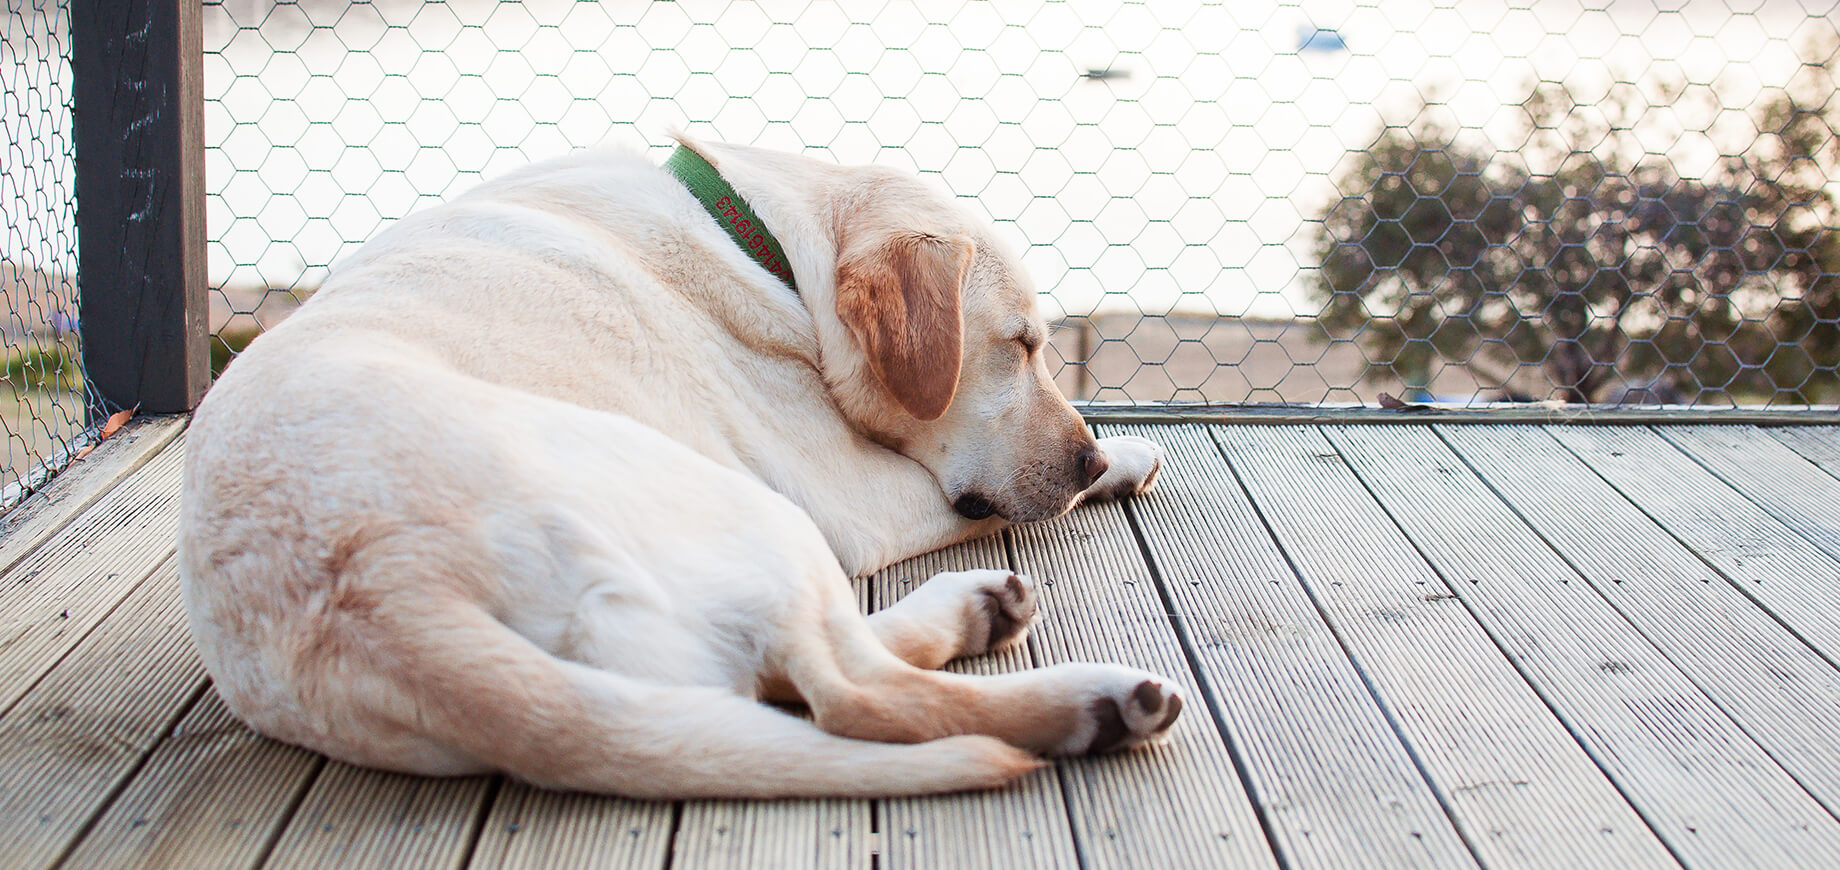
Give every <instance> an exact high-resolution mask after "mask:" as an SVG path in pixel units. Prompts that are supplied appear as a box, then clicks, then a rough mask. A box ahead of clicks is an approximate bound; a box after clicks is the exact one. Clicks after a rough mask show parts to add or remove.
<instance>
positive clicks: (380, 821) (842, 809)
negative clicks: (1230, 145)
mask: <svg viewBox="0 0 1840 870" xmlns="http://www.w3.org/2000/svg"><path fill="white" fill-rule="evenodd" d="M1105 428H1111V429H1113V430H1114V431H1131V432H1135V433H1137V434H1141V435H1145V436H1148V437H1152V438H1155V439H1157V440H1159V441H1161V442H1163V443H1164V444H1166V445H1167V446H1168V447H1169V449H1170V451H1171V462H1170V464H1169V467H1168V468H1167V470H1166V471H1165V473H1164V476H1163V478H1162V482H1161V484H1160V485H1159V487H1158V490H1157V492H1155V493H1154V494H1152V495H1150V496H1147V497H1144V498H1141V499H1138V500H1135V501H1132V502H1129V503H1126V504H1123V505H1118V504H1105V505H1097V506H1093V507H1088V508H1083V509H1081V510H1079V511H1076V512H1075V513H1074V514H1072V515H1070V516H1068V517H1065V518H1063V519H1061V520H1059V521H1056V522H1053V523H1049V524H1046V525H1043V526H1039V527H1032V528H1026V529H1020V530H1016V531H1015V532H1013V533H1011V534H1007V535H1005V536H1003V537H1001V538H995V539H989V540H984V541H978V542H974V543H971V544H968V545H965V546H962V547H958V548H954V549H952V550H948V551H944V552H940V553H934V554H931V555H928V556H925V557H922V558H919V559H916V560H913V561H912V562H910V563H907V564H904V565H901V566H898V567H896V568H893V569H890V570H888V571H886V572H883V573H882V574H881V575H878V576H876V577H874V578H872V579H871V580H869V581H866V582H864V583H862V584H861V585H860V588H859V592H860V594H861V597H862V601H863V604H864V606H865V607H866V608H875V607H878V606H882V605H885V604H887V603H888V602H890V601H893V600H895V599H897V598H899V597H900V596H901V595H902V594H904V593H905V592H907V591H909V590H911V589H912V588H914V586H915V584H917V583H918V582H920V581H921V580H923V579H925V578H926V577H927V576H929V575H930V574H931V573H933V572H935V571H938V570H942V569H947V568H955V567H970V566H983V567H999V566H1005V565H1007V566H1010V567H1012V568H1014V569H1017V570H1021V571H1025V572H1027V573H1029V574H1031V575H1033V576H1034V577H1036V578H1038V579H1039V580H1042V581H1044V582H1045V584H1046V585H1045V586H1044V587H1043V593H1044V594H1043V598H1044V606H1045V614H1046V616H1045V619H1044V621H1043V622H1042V623H1041V624H1040V625H1039V626H1038V627H1037V628H1036V630H1035V632H1034V633H1033V635H1032V637H1031V639H1030V641H1029V643H1028V644H1027V647H1026V649H1022V650H1018V651H1016V652H1013V653H1011V654H1008V655H1005V656H1001V657H995V658H991V659H986V660H978V661H970V662H964V663H962V667H964V668H966V669H968V670H1008V669H1013V668H1020V667H1027V666H1030V665H1037V664H1045V663H1049V662H1056V661H1065V660H1075V659H1098V660H1111V661H1121V662H1127V663H1130V664H1134V665H1138V666H1141V667H1146V668H1150V669H1153V670H1155V671H1158V672H1161V673H1164V674H1167V675H1169V676H1171V677H1173V678H1175V679H1176V680H1177V681H1178V682H1180V683H1182V684H1183V685H1184V686H1186V688H1187V689H1188V692H1189V695H1190V697H1191V698H1192V699H1194V700H1195V701H1196V702H1197V703H1194V704H1192V705H1191V707H1190V713H1189V714H1188V715H1186V716H1185V717H1184V718H1183V720H1182V722H1181V724H1180V726H1179V727H1178V728H1177V734H1176V737H1175V739H1174V740H1173V741H1172V742H1171V743H1170V744H1169V745H1167V746H1164V747H1160V748H1158V749H1155V750H1152V751H1145V752H1139V753H1133V754H1128V755H1123V756H1110V757H1103V758H1095V759H1081V760H1074V761H1067V762H1063V763H1060V764H1057V765H1056V766H1054V767H1053V768H1052V769H1050V770H1047V771H1044V772H1043V773H1041V774H1038V775H1036V776H1034V777H1033V778H1031V779H1028V780H1026V781H1025V782H1023V783H1021V784H1020V785H1018V786H1017V787H1014V788H1012V789H1009V790H1006V791H1001V792H996V793H990V794H976V795H960V796H950V797H942V798H933V799H925V800H888V801H849V800H835V801H788V802H777V803H749V802H692V803H685V804H675V805H674V804H652V803H642V802H634V801H625V800H610V799H602V798H595V797H586V796H580V795H559V794H553V793H546V792H541V791H536V790H533V789H530V788H527V787H525V786H522V785H519V784H517V783H514V782H506V781H503V780H501V779H497V778H472V779H457V780H428V779H418V778H414V777H405V776H394V775H386V774H380V773H375V772H370V771H364V770H358V769H354V768H350V767H347V766H345V765H342V764H336V763H330V762H327V761H325V760H324V759H322V758H320V757H318V756H316V755H313V754H312V753H308V752H304V751H302V750H299V749H295V748H292V747H288V746H283V745H281V744H277V743H273V742H271V741H268V740H266V739H263V738H260V737H257V736H255V735H254V734H252V733H250V732H249V731H248V730H247V729H245V728H244V727H243V726H241V725H240V724H238V723H237V722H236V721H235V720H234V719H233V718H232V717H230V716H229V715H228V713H227V712H226V711H225V710H224V708H223V706H222V705H221V703H220V702H219V701H218V699H217V697H216V695H215V694H214V693H213V692H212V691H211V690H210V687H209V684H208V681H207V679H206V677H205V674H204V672H203V670H202V668H201V667H200V665H199V662H198V659H197V657H196V655H195V653H194V652H193V651H192V649H191V646H190V642H189V640H188V639H187V635H186V627H185V621H184V617H183V613H182V612H181V610H180V608H179V606H178V601H177V576H176V574H175V569H174V562H173V526H174V523H175V514H176V507H177V491H178V475H179V469H180V465H181V462H182V459H183V454H184V450H185V444H184V436H183V434H182V432H181V431H180V430H181V424H180V423H179V422H178V421H175V420H164V421H160V420H156V421H153V422H149V423H142V424H139V425H136V426H134V427H133V428H131V429H129V430H128V431H127V432H126V433H124V434H123V435H122V436H119V437H118V438H115V439H111V440H110V441H109V442H108V443H107V444H106V445H105V446H104V447H103V448H102V449H100V450H98V451H97V453H96V454H94V455H92V456H91V457H90V458H89V459H87V460H85V461H84V462H83V463H81V464H80V465H79V466H78V467H77V468H76V469H74V470H73V471H71V472H68V473H66V474H65V475H64V476H63V477H61V478H60V479H59V480H58V481H57V482H56V483H55V484H54V485H53V487H52V488H51V490H50V491H48V492H47V493H44V494H41V495H40V496H38V497H35V498H34V500H33V501H31V502H28V504H27V505H26V506H25V507H23V508H21V509H19V510H16V511H14V512H13V513H12V514H10V515H8V516H7V517H5V518H0V532H3V533H4V537H3V538H0V567H3V568H4V571H5V573H4V575H0V844H3V845H0V865H4V866H6V867H9V868H10V867H39V866H51V865H62V866H65V867H75V868H91V867H109V866H173V867H247V866H257V865H262V866H289V867H292V866H311V867H330V866H354V867H356V866H378V867H383V866H390V867H396V866H402V867H461V866H467V867H500V866H516V867H590V866H606V867H649V868H662V867H673V868H702V867H735V868H764V867H794V868H806V867H884V868H895V867H916V868H949V867H1031V868H1032V867H1087V868H1114V867H1115V868H1161V867H1170V868H1190V867H1263V866H1282V867H1296V868H1305V867H1357V866H1371V867H1407V866H1437V867H1465V866H1475V865H1482V866H1488V867H1618V868H1622V867H1672V866H1677V865H1686V866H1690V867H1742V868H1753V867H1765V868H1768V867H1784V868H1814V867H1836V866H1840V820H1837V818H1836V817H1837V816H1840V669H1837V668H1836V665H1840V426H1811V427H1786V428H1757V427H1750V426H1702V425H1693V426H1668V427H1606V426H1570V427H1540V426H1530V425H1441V426H1427V425H1366V426H1360V425H1354V426H1198V425H1182V426H1131V427H1105Z"/></svg>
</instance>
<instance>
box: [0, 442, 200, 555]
mask: <svg viewBox="0 0 1840 870" xmlns="http://www.w3.org/2000/svg"><path fill="white" fill-rule="evenodd" d="M185 424H186V418H184V417H142V418H140V419H137V420H133V421H130V422H129V423H128V424H127V425H126V426H123V427H122V429H121V431H119V432H117V433H115V435H114V436H112V437H110V438H109V440H108V441H106V442H104V443H103V444H101V445H97V449H96V450H95V451H93V452H92V453H91V454H90V455H89V456H88V457H86V458H84V459H79V460H76V461H74V462H72V463H71V464H70V467H68V468H66V469H64V470H63V471H62V472H59V473H58V475H57V477H56V478H54V479H53V480H52V482H51V484H50V485H48V486H46V487H45V488H44V489H43V490H42V491H40V492H37V493H34V494H33V495H32V497H30V498H28V499H26V500H25V501H24V502H21V503H20V504H19V505H17V506H15V507H14V508H13V509H12V510H10V511H7V512H6V513H5V514H4V515H0V572H4V571H6V570H8V569H10V568H12V567H13V566H14V565H16V564H18V563H19V560H20V559H23V558H25V556H26V554H28V553H30V552H32V551H33V550H36V549H38V547H39V546H40V545H42V544H43V543H44V542H45V541H47V540H49V539H50V538H51V536H52V535H55V534H57V533H58V532H59V531H62V530H63V529H64V527H65V526H67V525H69V524H70V523H71V521H72V520H75V519H76V518H77V517H78V516H80V515H82V513H83V512H84V511H86V510H88V509H89V508H90V506H91V505H93V504H95V503H96V500H97V499H100V498H101V497H102V496H103V495H105V494H107V493H108V492H109V491H110V490H112V489H114V487H115V484H117V483H119V482H121V481H122V480H125V479H126V478H128V477H129V476H130V475H132V474H134V473H135V472H136V471H138V470H140V468H141V466H143V465H146V464H147V460H149V459H152V458H153V457H154V456H157V455H159V453H160V451H161V450H162V449H164V448H165V447H166V445H167V444H169V443H171V442H172V440H173V439H174V438H176V437H178V436H179V433H181V432H184V431H185ZM105 448H106V449H105Z"/></svg>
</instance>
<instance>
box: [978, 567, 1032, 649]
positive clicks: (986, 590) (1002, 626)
mask: <svg viewBox="0 0 1840 870" xmlns="http://www.w3.org/2000/svg"><path fill="white" fill-rule="evenodd" d="M976 601H977V610H978V612H979V614H980V616H979V617H978V618H981V619H983V620H984V621H985V624H986V626H987V628H986V629H985V630H984V631H983V632H982V633H981V634H982V640H983V642H982V643H981V644H980V643H977V642H976V640H977V638H978V636H979V634H980V632H976V631H972V632H968V634H969V635H970V637H969V638H968V639H969V640H971V641H972V642H971V643H970V644H969V646H972V647H976V648H975V649H967V650H966V651H965V655H981V654H983V653H986V652H990V651H992V650H999V649H1004V648H1006V647H1009V646H1013V645H1015V644H1016V643H1018V642H1019V641H1021V640H1022V638H1023V637H1024V636H1026V635H1027V634H1028V631H1029V624H1030V623H1032V622H1034V621H1035V614H1036V603H1035V581H1033V580H1030V579H1029V578H1028V577H1027V576H1026V575H1023V574H1016V573H1013V572H1012V573H1009V574H1008V575H1006V576H1004V577H1003V578H1002V579H1001V580H1000V581H996V580H990V581H987V582H985V583H983V584H981V585H980V586H979V588H978V598H977V599H976Z"/></svg>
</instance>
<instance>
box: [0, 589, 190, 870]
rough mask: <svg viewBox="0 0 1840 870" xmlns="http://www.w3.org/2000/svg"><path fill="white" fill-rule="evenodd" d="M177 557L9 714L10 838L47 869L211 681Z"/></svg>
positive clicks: (11, 853) (2, 834) (13, 848)
mask: <svg viewBox="0 0 1840 870" xmlns="http://www.w3.org/2000/svg"><path fill="white" fill-rule="evenodd" d="M178 582H179V581H178V573H177V571H176V570H175V568H174V566H173V563H172V562H171V561H170V559H169V560H168V561H167V562H165V563H164V564H163V565H162V566H161V567H160V570H158V571H156V572H154V576H153V578H152V581H151V582H148V583H146V584H143V585H141V586H140V587H139V588H138V589H136V590H135V592H134V594H133V595H131V596H130V597H129V598H128V600H127V601H125V602H123V604H122V607H121V612H120V613H119V614H117V616H116V618H113V619H110V620H108V621H107V622H104V623H103V624H102V626H101V627H100V628H98V629H97V630H96V631H94V632H92V633H91V634H90V635H89V636H87V637H85V638H84V639H83V641H82V643H80V644H78V645H77V647H76V649H75V650H73V651H72V653H71V654H70V656H69V657H68V658H67V659H65V660H64V661H63V663H62V666H61V667H59V668H58V669H56V670H54V671H52V672H51V674H50V675H49V676H48V677H46V679H45V680H44V681H43V682H41V683H39V684H38V685H37V686H35V687H33V689H32V690H31V691H30V692H28V693H27V694H26V695H25V697H23V698H22V699H21V700H20V702H19V704H18V705H17V706H15V707H14V708H13V709H12V711H10V712H9V713H7V715H6V717H5V718H4V719H0V843H5V844H6V845H5V846H4V847H3V848H4V853H5V861H4V863H5V864H6V865H7V866H8V867H21V868H24V867H45V866H50V865H51V864H52V863H54V862H55V861H57V860H58V859H59V858H60V857H61V856H62V855H63V854H64V853H65V852H66V851H67V850H69V849H70V847H71V846H72V845H73V844H74V843H75V842H76V840H77V839H78V838H79V837H80V836H82V834H83V833H84V830H85V828H86V826H88V825H89V823H90V820H91V819H92V818H94V817H95V816H96V815H97V813H98V812H99V811H101V810H102V809H103V808H104V807H105V806H106V805H107V804H108V802H109V800H110V799H111V798H112V797H113V795H114V794H115V792H116V790H117V788H118V787H119V786H120V785H121V783H122V782H123V781H124V780H126V779H127V778H128V776H129V775H130V774H131V773H133V772H134V771H135V770H136V769H137V768H138V767H139V766H140V765H141V763H142V760H143V759H145V758H146V756H147V754H148V753H149V752H150V751H151V750H152V749H153V747H154V745H155V743H156V742H157V741H158V740H159V738H160V735H162V734H164V733H165V732H166V730H167V729H168V728H170V727H171V726H172V723H173V722H174V721H175V720H177V719H178V718H179V715H180V713H181V712H182V711H183V710H184V709H185V706H186V704H187V703H189V702H190V701H191V699H192V698H193V697H194V696H196V695H197V694H198V692H199V690H200V689H202V688H203V686H204V681H205V676H204V667H203V665H201V664H200V663H199V662H198V656H197V654H196V653H195V652H193V651H192V646H191V643H190V641H188V640H187V639H186V627H185V616H184V614H183V613H182V612H181V610H180V607H179V596H178Z"/></svg>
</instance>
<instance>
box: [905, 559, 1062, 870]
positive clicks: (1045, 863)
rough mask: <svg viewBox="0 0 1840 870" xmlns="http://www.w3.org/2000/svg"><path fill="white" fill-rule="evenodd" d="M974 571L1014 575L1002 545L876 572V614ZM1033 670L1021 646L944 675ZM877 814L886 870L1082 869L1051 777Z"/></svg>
mask: <svg viewBox="0 0 1840 870" xmlns="http://www.w3.org/2000/svg"><path fill="white" fill-rule="evenodd" d="M973 568H999V569H1009V568H1010V564H1009V556H1008V554H1007V553H1005V552H1004V548H1003V540H1002V539H1001V538H998V537H990V538H984V539H981V540H977V541H970V542H968V543H964V544H960V545H958V546H956V547H948V548H946V549H944V550H940V551H938V552H934V553H929V554H926V555H924V556H919V557H916V558H913V559H909V560H907V561H905V562H902V563H900V564H898V565H895V566H893V567H890V568H887V569H885V570H883V571H879V572H877V573H876V574H875V576H873V577H871V578H869V581H868V590H869V594H870V605H871V608H872V609H874V610H880V609H882V608H884V607H887V606H889V605H891V604H893V603H895V602H896V601H899V600H900V599H901V598H903V597H905V596H906V595H907V593H909V592H912V591H913V590H914V589H916V588H918V587H919V586H920V585H921V584H922V583H925V582H926V580H927V578H930V577H932V576H933V575H934V574H938V573H940V572H942V571H964V570H969V569H973ZM1034 666H1035V663H1034V662H1033V661H1032V660H1031V659H1030V657H1029V651H1028V647H1027V645H1026V644H1021V645H1017V646H1014V647H1011V648H1010V649H1007V650H1004V651H1002V652H999V653H995V654H992V655H987V656H980V657H978V658H974V659H961V660H959V661H956V662H953V663H951V664H950V665H947V666H946V669H947V670H951V671H956V672H958V673H966V674H996V673H1005V672H1009V671H1019V670H1027V669H1029V668H1032V667H1034ZM877 809H878V812H879V815H878V818H879V819H880V822H881V832H882V836H881V847H882V848H881V866H882V867H885V868H893V870H899V868H908V867H911V868H916V870H930V868H935V867H1030V868H1050V867H1078V866H1079V857H1078V855H1076V854H1075V851H1074V846H1073V831H1072V830H1071V829H1070V828H1069V827H1068V821H1067V801H1066V798H1065V797H1064V796H1063V795H1062V794H1061V786H1060V777H1059V775H1058V774H1057V773H1054V772H1052V771H1049V772H1043V773H1040V774H1037V775H1035V776H1032V777H1030V778H1028V779H1026V780H1024V781H1023V782H1021V783H1018V784H1016V785H1014V786H1012V787H1010V788H1006V789H1002V790H999V791H990V792H978V793H974V794H963V795H942V796H935V797H922V798H904V799H899V800H886V801H881V802H879V803H878V805H877Z"/></svg>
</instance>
